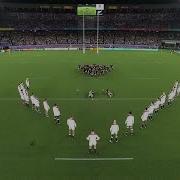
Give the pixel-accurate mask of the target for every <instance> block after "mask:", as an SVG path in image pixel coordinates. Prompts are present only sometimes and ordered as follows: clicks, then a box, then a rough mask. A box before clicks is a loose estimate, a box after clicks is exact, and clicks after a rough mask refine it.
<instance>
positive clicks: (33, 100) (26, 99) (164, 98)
mask: <svg viewBox="0 0 180 180" xmlns="http://www.w3.org/2000/svg"><path fill="white" fill-rule="evenodd" d="M29 89H30V80H29V78H26V80H25V84H24V83H23V82H21V83H20V84H19V85H18V92H19V95H20V98H21V101H22V103H23V104H24V105H26V106H30V104H31V105H32V110H34V111H37V112H39V113H41V111H40V101H39V99H38V98H37V97H36V96H35V95H34V94H33V93H32V94H31V95H30V96H29ZM179 94H180V83H179V82H178V81H176V82H175V84H174V86H173V88H172V89H171V90H170V92H169V94H168V95H166V94H165V93H164V92H163V93H162V95H161V96H160V97H159V98H157V99H156V100H155V101H154V102H151V104H150V105H149V106H147V107H146V108H145V110H144V112H143V113H142V116H141V120H142V124H141V128H146V127H147V121H148V120H151V119H152V118H153V115H154V114H156V113H158V111H159V110H160V109H164V107H165V105H166V104H167V105H170V104H171V103H172V102H173V101H174V100H175V98H176V97H177V96H179ZM42 105H43V108H44V114H45V116H46V117H49V110H50V109H51V108H50V105H49V104H48V101H47V99H44V101H43V102H42ZM52 111H53V115H54V120H55V123H56V124H60V117H61V112H60V109H59V107H58V105H57V104H54V105H53V107H52ZM134 120H135V118H134V116H133V114H132V112H129V113H128V115H127V118H126V120H125V125H126V128H127V130H126V132H125V136H128V135H133V134H134V128H133V126H134ZM67 126H68V129H69V136H71V137H74V136H75V130H76V127H77V124H76V121H75V119H74V118H73V117H70V118H68V119H67ZM118 134H119V125H118V123H117V121H116V120H113V123H112V125H111V127H110V140H109V142H110V143H112V142H116V143H117V142H118ZM86 139H87V140H88V141H89V152H90V153H91V152H96V146H97V142H98V141H99V140H100V137H99V136H98V135H97V134H96V132H95V131H94V130H91V132H90V134H89V135H88V137H87V138H86Z"/></svg>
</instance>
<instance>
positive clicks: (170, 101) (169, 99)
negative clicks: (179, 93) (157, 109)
mask: <svg viewBox="0 0 180 180" xmlns="http://www.w3.org/2000/svg"><path fill="white" fill-rule="evenodd" d="M175 96H176V90H175V87H174V88H173V89H172V90H171V92H170V93H169V94H168V105H170V104H171V103H172V102H173V101H174V98H175Z"/></svg>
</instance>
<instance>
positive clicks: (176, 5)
mask: <svg viewBox="0 0 180 180" xmlns="http://www.w3.org/2000/svg"><path fill="white" fill-rule="evenodd" d="M43 6H46V7H48V6H49V8H57V7H59V8H63V7H65V6H72V7H74V8H75V7H76V6H77V4H58V3H57V4H44V3H43V4H42V3H39V4H32V3H10V2H1V3H0V7H11V8H13V7H14V8H15V7H16V8H42V7H43ZM109 6H116V7H117V9H121V8H128V7H131V8H153V9H158V8H180V3H172V4H166V3H165V4H113V3H112V4H111V3H107V4H106V5H105V7H106V9H108V7H109Z"/></svg>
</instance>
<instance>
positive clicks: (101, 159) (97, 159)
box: [54, 158, 134, 161]
mask: <svg viewBox="0 0 180 180" xmlns="http://www.w3.org/2000/svg"><path fill="white" fill-rule="evenodd" d="M54 160H55V161H130V160H134V158H54Z"/></svg>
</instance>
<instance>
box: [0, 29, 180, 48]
mask: <svg viewBox="0 0 180 180" xmlns="http://www.w3.org/2000/svg"><path fill="white" fill-rule="evenodd" d="M96 33H97V32H96V31H86V32H85V44H86V45H89V46H91V45H92V46H93V44H94V45H95V44H96V42H97V34H96ZM163 40H179V41H180V32H145V31H99V39H98V43H99V45H101V44H105V45H108V47H110V46H113V45H120V44H121V45H148V46H150V47H152V46H160V45H161V42H162V41H163ZM1 42H6V44H9V45H11V46H18V45H57V44H65V45H67V46H68V47H70V46H71V45H74V44H82V43H83V33H82V31H4V32H1V33H0V43H1Z"/></svg>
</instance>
